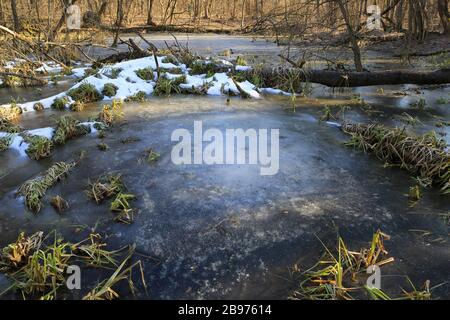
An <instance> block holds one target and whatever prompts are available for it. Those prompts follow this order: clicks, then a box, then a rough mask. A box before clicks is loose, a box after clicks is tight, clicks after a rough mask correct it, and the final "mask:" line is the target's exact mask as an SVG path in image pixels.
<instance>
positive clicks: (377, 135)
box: [342, 123, 450, 194]
mask: <svg viewBox="0 0 450 320" xmlns="http://www.w3.org/2000/svg"><path fill="white" fill-rule="evenodd" d="M342 130H343V131H344V132H346V133H348V134H350V135H351V136H352V138H351V140H350V141H349V142H347V143H346V145H348V146H352V147H355V148H359V149H362V150H364V151H365V152H372V153H374V154H375V155H376V156H377V157H378V158H379V159H380V160H382V161H385V162H386V163H389V164H393V165H398V166H400V167H401V168H403V169H406V170H408V171H409V172H412V173H414V174H417V175H418V176H419V179H420V181H422V182H423V184H424V185H425V186H430V185H432V184H433V185H436V186H439V187H440V189H441V191H442V193H444V194H450V155H449V153H448V152H447V151H446V144H445V142H444V141H443V140H441V139H439V138H438V137H437V136H436V134H435V133H434V132H432V133H428V134H425V135H422V136H415V135H412V134H409V133H407V132H406V131H405V129H399V128H394V129H389V128H386V127H384V126H382V125H379V124H349V123H347V124H344V125H343V126H342Z"/></svg>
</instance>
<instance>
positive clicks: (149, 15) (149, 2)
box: [147, 0, 156, 26]
mask: <svg viewBox="0 0 450 320" xmlns="http://www.w3.org/2000/svg"><path fill="white" fill-rule="evenodd" d="M153 2H154V0H147V25H148V26H155V25H156V24H155V23H154V22H153V15H152V10H153Z"/></svg>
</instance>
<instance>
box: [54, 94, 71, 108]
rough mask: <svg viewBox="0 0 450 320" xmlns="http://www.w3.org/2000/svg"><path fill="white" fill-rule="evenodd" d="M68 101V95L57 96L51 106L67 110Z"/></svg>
mask: <svg viewBox="0 0 450 320" xmlns="http://www.w3.org/2000/svg"><path fill="white" fill-rule="evenodd" d="M68 103H69V99H68V98H67V97H62V98H56V99H55V100H53V103H52V105H51V107H52V108H53V109H56V110H65V109H66V105H67V104H68Z"/></svg>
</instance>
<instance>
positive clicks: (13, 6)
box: [11, 0, 21, 32]
mask: <svg viewBox="0 0 450 320" xmlns="http://www.w3.org/2000/svg"><path fill="white" fill-rule="evenodd" d="M11 11H12V18H13V21H14V31H16V32H17V31H20V29H21V25H20V20H19V15H18V14H17V1H16V0H11Z"/></svg>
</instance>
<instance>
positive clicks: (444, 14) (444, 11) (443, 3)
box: [438, 0, 450, 35]
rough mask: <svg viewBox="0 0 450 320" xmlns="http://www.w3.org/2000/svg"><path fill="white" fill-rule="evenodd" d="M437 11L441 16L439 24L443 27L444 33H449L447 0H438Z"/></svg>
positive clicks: (449, 14)
mask: <svg viewBox="0 0 450 320" xmlns="http://www.w3.org/2000/svg"><path fill="white" fill-rule="evenodd" d="M438 12H439V17H440V18H441V24H442V27H443V28H444V34H447V35H449V34H450V22H449V20H450V13H449V11H448V0H438Z"/></svg>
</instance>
